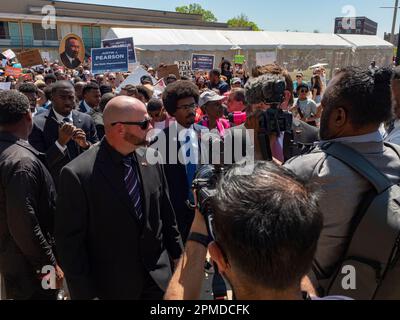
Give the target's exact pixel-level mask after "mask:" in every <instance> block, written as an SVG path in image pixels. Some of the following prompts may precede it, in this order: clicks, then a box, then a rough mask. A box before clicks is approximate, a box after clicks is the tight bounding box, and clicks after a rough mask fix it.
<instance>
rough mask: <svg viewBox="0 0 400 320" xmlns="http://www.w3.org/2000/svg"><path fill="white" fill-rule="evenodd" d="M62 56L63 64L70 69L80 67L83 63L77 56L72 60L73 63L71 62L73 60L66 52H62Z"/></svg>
mask: <svg viewBox="0 0 400 320" xmlns="http://www.w3.org/2000/svg"><path fill="white" fill-rule="evenodd" d="M60 58H61V61H62V63H63V65H64V66H65V67H66V68H68V69H75V68H78V67H79V66H80V65H81V64H82V61H81V60H80V59H79V58H75V59H74V60H72V64H71V62H70V61H69V59H68V57H67V54H66V53H65V52H63V53H61V54H60Z"/></svg>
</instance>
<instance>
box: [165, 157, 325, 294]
mask: <svg viewBox="0 0 400 320" xmlns="http://www.w3.org/2000/svg"><path fill="white" fill-rule="evenodd" d="M248 169H249V167H245V166H243V165H235V166H234V167H233V168H232V169H230V170H228V171H227V172H226V174H225V175H224V176H222V178H221V180H220V181H219V183H218V184H217V186H216V190H215V196H214V197H212V198H211V199H210V202H209V207H210V208H211V210H210V211H211V212H212V216H213V223H212V226H211V227H210V226H208V227H207V225H206V222H205V221H206V220H205V218H204V217H203V215H202V214H201V213H200V211H201V212H202V213H204V210H203V209H204V202H202V200H201V199H200V198H201V197H200V196H199V193H197V198H198V199H199V203H200V206H199V207H200V209H198V210H196V216H195V220H194V222H193V225H192V228H191V234H190V236H189V239H188V242H187V245H186V249H185V252H184V254H183V256H182V257H181V260H180V262H179V264H178V267H177V269H176V271H175V274H174V276H173V277H172V280H171V282H170V284H169V287H168V289H167V292H166V295H165V297H164V298H165V299H166V300H182V299H183V300H195V299H199V297H200V291H201V287H202V282H203V265H204V259H205V257H206V253H207V246H208V249H209V251H210V255H211V257H212V260H213V261H215V263H216V265H217V266H218V269H219V271H220V273H221V274H222V275H223V276H224V278H225V279H226V281H228V282H229V283H230V285H231V287H232V290H233V294H234V297H235V298H236V299H238V300H280V299H282V300H292V299H293V300H294V299H297V300H301V299H304V298H305V296H303V294H302V292H301V289H300V283H301V280H302V278H303V277H304V276H305V275H306V274H307V272H308V271H309V270H310V268H311V264H312V260H313V257H314V254H315V250H316V246H317V241H318V238H319V235H320V231H321V228H322V216H321V214H320V212H319V210H318V207H317V199H318V197H317V193H316V191H314V190H312V189H310V188H309V186H308V185H306V184H305V183H304V182H303V181H301V180H300V179H298V178H297V177H296V176H295V175H293V174H292V173H291V172H289V171H288V170H286V169H284V168H282V167H278V166H277V165H275V164H274V163H272V162H256V163H255V164H254V167H252V168H251V169H253V173H252V174H251V175H246V174H244V173H246V172H247V170H248ZM244 204H245V205H244ZM207 220H208V219H207ZM208 230H211V231H210V232H209V233H210V234H212V235H213V237H214V239H213V240H214V241H213V242H211V243H210V244H209V245H208V243H209V239H210V237H209V236H208ZM326 299H328V298H326Z"/></svg>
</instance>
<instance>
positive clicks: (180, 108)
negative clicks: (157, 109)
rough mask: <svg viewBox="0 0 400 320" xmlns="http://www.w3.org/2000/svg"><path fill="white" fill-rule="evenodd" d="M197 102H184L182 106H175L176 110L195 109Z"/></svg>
mask: <svg viewBox="0 0 400 320" xmlns="http://www.w3.org/2000/svg"><path fill="white" fill-rule="evenodd" d="M196 107H197V104H196V103H192V104H184V105H182V106H179V107H176V110H190V109H196Z"/></svg>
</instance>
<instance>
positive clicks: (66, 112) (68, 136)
mask: <svg viewBox="0 0 400 320" xmlns="http://www.w3.org/2000/svg"><path fill="white" fill-rule="evenodd" d="M74 107H75V91H74V87H73V85H72V84H71V83H70V82H68V81H59V82H57V83H55V84H54V85H53V88H52V108H51V109H50V110H47V111H45V112H43V113H41V114H39V115H38V116H36V117H35V118H34V121H33V122H34V125H33V130H32V133H31V134H30V136H29V143H30V144H31V145H32V146H33V147H34V148H35V149H37V150H38V151H40V152H43V153H46V156H47V161H48V166H49V170H50V172H51V174H52V176H53V178H54V181H55V182H56V185H57V182H58V176H59V174H60V171H61V169H62V167H63V166H65V165H66V164H67V163H68V162H70V161H71V160H72V159H75V158H76V157H77V156H79V155H80V154H81V153H82V152H84V151H85V150H87V149H89V148H90V146H91V145H92V144H94V143H96V142H98V138H97V134H96V128H95V125H94V123H93V120H92V118H91V117H90V116H89V115H86V114H84V113H81V112H79V111H76V110H73V109H74Z"/></svg>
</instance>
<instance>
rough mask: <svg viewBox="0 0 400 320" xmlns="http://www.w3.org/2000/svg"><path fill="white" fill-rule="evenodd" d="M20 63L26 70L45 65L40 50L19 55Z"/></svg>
mask: <svg viewBox="0 0 400 320" xmlns="http://www.w3.org/2000/svg"><path fill="white" fill-rule="evenodd" d="M17 58H18V61H19V63H20V64H21V65H22V67H24V68H29V67H33V66H38V65H42V64H43V59H42V56H41V55H40V50H39V49H33V50H28V51H24V52H20V53H18V54H17Z"/></svg>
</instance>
